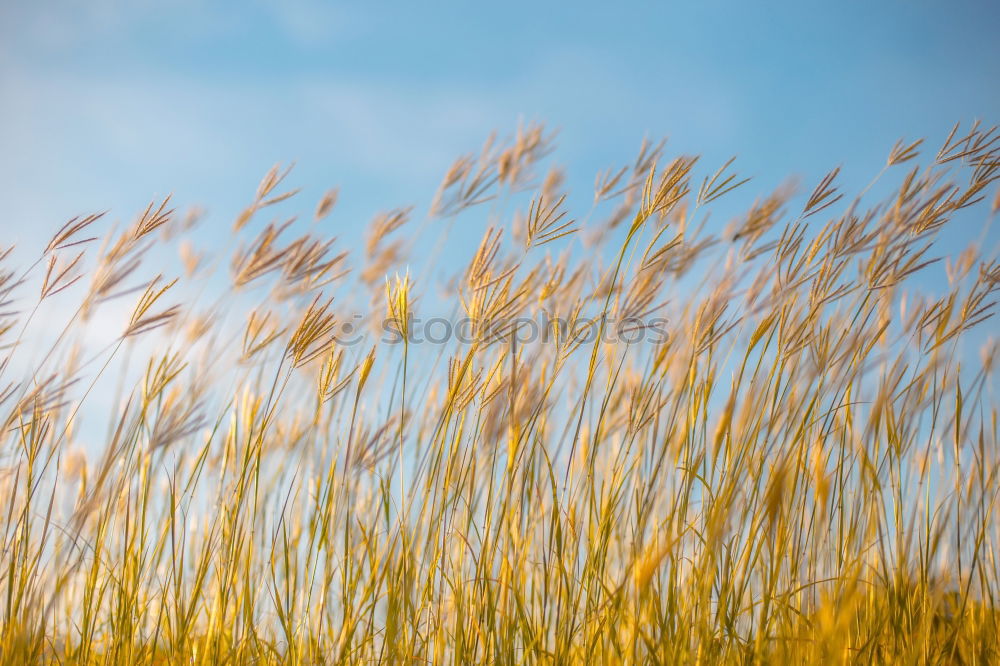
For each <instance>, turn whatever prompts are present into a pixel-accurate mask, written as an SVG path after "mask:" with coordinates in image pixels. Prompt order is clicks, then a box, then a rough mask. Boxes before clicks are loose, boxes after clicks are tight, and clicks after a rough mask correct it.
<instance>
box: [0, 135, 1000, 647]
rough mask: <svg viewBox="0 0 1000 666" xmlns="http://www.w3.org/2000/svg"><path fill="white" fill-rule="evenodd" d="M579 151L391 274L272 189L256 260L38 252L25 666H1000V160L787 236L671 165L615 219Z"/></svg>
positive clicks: (15, 640) (665, 161)
mask: <svg viewBox="0 0 1000 666" xmlns="http://www.w3.org/2000/svg"><path fill="white" fill-rule="evenodd" d="M552 148H553V145H552V141H551V135H549V134H547V133H546V132H545V130H544V129H543V128H541V127H538V126H531V127H527V128H522V129H521V130H519V131H518V132H517V134H516V135H514V136H513V137H511V138H510V139H508V140H497V139H493V140H491V141H490V142H488V143H487V144H486V145H485V146H484V147H483V149H482V150H481V151H480V152H479V153H478V154H475V155H471V156H468V157H464V158H462V159H460V160H458V161H457V162H456V163H455V165H454V166H453V167H452V168H451V169H450V170H449V172H448V173H447V174H446V176H445V178H444V181H443V183H442V185H441V187H440V189H439V191H438V193H437V196H436V197H435V198H434V200H433V203H432V204H431V206H430V208H429V209H428V213H427V218H426V219H424V220H422V221H420V222H416V221H414V211H415V210H416V209H409V208H406V209H397V210H394V211H391V212H387V213H384V214H381V215H379V216H377V217H376V218H375V219H374V220H373V221H372V223H371V225H370V226H369V228H368V230H367V232H366V235H365V242H364V244H363V245H364V246H363V247H357V248H354V247H346V246H345V245H344V244H343V243H340V242H337V241H334V240H333V239H332V236H333V235H335V234H336V233H339V232H340V231H342V230H343V227H345V226H346V225H348V224H349V221H348V220H341V219H338V217H337V208H336V199H337V193H336V191H331V192H329V193H327V194H326V195H325V196H324V197H323V198H322V200H321V201H320V202H319V204H318V206H317V208H316V210H315V214H314V218H315V219H313V220H298V221H291V220H289V221H288V222H283V221H281V219H282V218H277V219H275V220H274V221H271V222H267V221H266V220H267V218H268V217H270V216H271V215H272V214H274V213H272V211H281V210H285V209H287V208H289V207H294V206H296V205H298V204H297V203H296V202H298V201H299V200H300V199H301V198H302V195H301V194H296V191H295V190H290V189H286V188H287V187H289V186H288V185H287V183H286V181H288V180H289V175H288V172H287V171H284V172H282V171H280V170H279V169H277V168H276V169H275V170H273V171H272V172H271V173H269V174H268V175H267V176H266V177H265V178H264V180H263V182H262V183H261V184H260V186H259V188H258V191H257V193H256V195H255V196H254V198H253V200H252V203H251V204H250V206H249V207H248V208H247V209H246V210H245V211H244V212H243V213H241V214H240V215H239V216H238V217H237V219H236V222H235V224H234V225H233V227H234V228H233V234H234V238H235V240H234V242H233V246H234V247H235V248H236V249H235V250H234V251H232V253H231V255H225V254H218V255H215V256H213V255H212V254H211V252H212V249H213V248H215V249H216V250H218V249H219V244H218V243H214V244H213V243H209V244H205V243H203V245H206V246H205V247H201V248H199V247H197V245H196V244H195V242H196V241H197V240H198V239H199V238H204V237H205V235H204V232H203V227H199V226H198V224H197V220H196V219H195V217H193V216H184V215H180V214H177V213H176V212H175V211H174V210H172V209H171V207H170V203H169V202H167V201H163V202H156V203H153V204H151V205H150V206H149V207H148V208H147V209H146V210H145V211H143V212H142V213H141V214H140V215H139V216H138V218H137V219H136V220H135V221H133V222H132V223H131V224H129V225H125V226H124V227H122V228H111V230H110V231H109V232H108V233H107V239H106V241H105V242H104V243H103V245H100V244H98V243H97V242H96V241H95V239H94V238H92V237H94V236H98V235H100V234H99V232H98V231H96V230H97V229H99V228H101V227H102V225H104V224H106V218H105V217H103V216H101V215H92V216H89V217H81V218H76V219H74V220H72V221H70V222H69V223H67V224H66V225H65V226H64V227H62V228H61V229H60V230H58V232H57V233H56V234H55V235H54V236H53V238H52V240H51V242H49V243H48V244H47V246H46V247H45V248H44V250H43V251H42V253H41V255H40V256H39V257H38V259H37V262H36V263H35V264H34V265H32V266H31V267H30V268H27V269H24V268H16V267H15V266H14V263H15V257H20V256H23V255H20V254H15V253H12V252H11V251H9V250H8V251H7V252H6V253H5V254H4V255H3V266H4V268H3V271H2V275H0V302H3V304H4V305H3V307H2V308H0V310H2V311H3V319H2V323H0V332H2V339H0V341H2V344H3V354H4V356H3V360H2V361H0V363H2V365H0V373H2V376H0V379H2V382H0V408H2V411H0V418H2V419H3V426H4V427H3V433H2V438H3V439H2V444H0V447H2V448H0V456H2V463H3V470H2V476H0V484H2V494H3V497H4V498H5V499H6V501H5V502H4V503H3V504H4V507H3V518H2V526H3V527H2V532H0V535H2V536H0V539H2V550H0V572H2V576H0V606H2V612H0V626H2V639H0V654H2V659H0V661H2V662H3V663H10V664H15V663H18V664H20V663H32V662H39V661H53V662H65V663H107V664H129V665H130V666H131V665H133V664H139V663H153V662H156V663H246V662H283V663H285V662H287V663H340V662H352V663H354V662H363V663H369V662H388V663H402V662H405V663H416V662H433V663H468V662H496V663H504V664H520V663H539V662H541V663H550V662H551V663H568V662H577V663H617V662H627V663H639V662H643V663H644V662H657V663H708V664H713V663H720V662H728V661H733V662H741V663H749V662H767V663H789V662H830V663H845V662H849V663H871V662H873V661H892V662H901V663H968V664H988V663H997V661H998V660H1000V636H998V629H1000V614H998V606H997V601H998V600H997V595H998V594H1000V566H998V562H997V547H998V545H1000V543H998V537H1000V533H998V532H1000V520H998V515H997V511H996V508H997V495H998V492H1000V482H998V472H1000V466H998V465H1000V456H998V440H997V398H996V393H995V391H996V373H995V368H994V362H995V360H996V352H997V348H996V344H995V343H994V342H993V340H992V339H991V338H989V337H988V335H987V333H988V332H989V330H990V327H991V325H992V324H993V321H992V320H989V318H990V317H991V316H992V315H993V313H994V310H995V299H996V294H997V291H998V289H1000V266H998V264H997V263H996V261H995V260H994V259H993V258H992V256H991V253H993V252H994V251H995V249H991V248H989V247H988V243H987V244H986V245H985V246H984V245H983V243H984V242H985V241H987V240H988V239H989V233H988V231H987V232H985V233H979V232H980V231H981V230H982V229H983V228H984V226H983V225H984V224H986V225H987V227H986V228H987V229H988V223H989V221H990V219H991V218H992V217H993V216H994V215H995V214H996V212H997V209H998V207H1000V195H997V192H996V190H997V188H996V183H997V180H998V176H1000V161H998V159H1000V152H998V148H997V134H996V133H995V132H994V131H992V130H984V129H983V128H982V127H980V126H979V125H974V126H972V127H971V128H970V129H965V130H963V129H959V128H957V127H956V129H955V130H953V131H952V132H951V134H950V135H949V136H948V138H947V140H946V141H945V143H944V145H943V146H942V147H941V149H940V150H939V151H938V152H937V153H936V154H927V153H926V151H925V150H924V149H923V145H922V143H921V142H920V141H917V142H915V143H912V144H909V143H900V144H898V145H897V146H896V147H895V148H894V149H893V150H892V152H891V154H890V156H889V158H888V160H887V164H886V167H885V169H883V171H882V172H881V173H880V174H878V175H877V177H876V178H875V180H874V181H873V182H872V184H871V185H869V186H868V187H867V188H865V189H864V190H863V191H862V192H859V193H857V194H854V193H851V192H845V191H842V190H841V186H840V184H839V181H840V175H839V173H838V172H837V171H834V172H832V173H831V174H829V175H828V176H827V177H826V178H824V179H822V180H821V181H820V182H819V183H818V184H816V186H815V187H814V188H809V187H806V188H804V189H802V190H801V191H800V190H797V189H795V188H792V187H781V188H779V189H778V190H776V191H774V192H773V193H771V194H768V195H766V196H763V197H758V198H756V199H755V198H753V194H752V192H753V188H754V184H753V183H752V182H751V183H749V184H748V183H746V181H745V179H743V178H742V177H740V176H739V175H738V174H737V171H736V170H735V165H734V163H733V162H732V161H730V162H729V163H726V164H725V165H723V166H722V168H720V169H716V168H714V167H709V168H705V169H702V168H701V164H700V162H699V161H698V159H696V158H694V157H689V156H677V157H671V156H670V155H669V153H668V150H667V148H666V146H665V145H664V144H662V143H661V144H658V145H656V144H644V145H643V147H642V150H641V152H640V154H639V155H638V156H637V157H636V159H635V160H634V161H633V162H632V163H630V164H629V165H627V166H625V167H624V168H621V169H620V170H614V169H612V170H609V171H608V172H606V173H604V174H600V175H599V176H598V178H597V181H596V184H595V192H594V197H593V205H592V206H591V207H590V209H589V210H585V211H581V213H582V214H581V215H578V216H574V215H573V213H571V212H570V210H569V202H576V203H579V201H580V200H581V199H580V197H579V194H578V193H577V194H576V195H575V196H574V197H573V198H568V197H566V196H565V194H566V193H565V192H564V191H563V185H562V178H561V171H560V170H559V168H558V167H556V166H552V165H551V157H550V153H551V151H552ZM546 169H548V170H547V171H546ZM735 211H741V212H735ZM713 212H715V213H716V215H717V216H718V215H725V216H728V217H730V218H731V219H732V222H731V223H730V224H729V225H728V226H727V228H725V229H720V228H718V227H719V225H717V224H716V223H715V218H710V217H709V216H710V214H711V213H713ZM710 219H711V221H709V220H710ZM970 224H971V225H972V226H971V227H970V226H969V225H970ZM470 225H481V229H482V232H483V237H482V242H481V244H480V245H479V246H478V248H475V249H470V248H466V247H461V244H459V246H458V247H456V246H455V244H454V243H452V244H449V243H448V240H447V238H445V239H444V240H442V241H440V242H439V243H437V244H436V245H435V242H434V239H435V238H437V237H439V236H440V237H444V236H446V235H447V233H448V231H449V230H453V229H456V228H458V227H461V229H463V230H465V231H467V230H468V229H469V228H470ZM970 228H971V229H972V232H971V234H970V233H969V232H968V230H969V229H970ZM296 234H297V235H296ZM977 235H978V237H979V238H978V242H977V241H976V240H975V238H976V236H977ZM964 237H971V238H973V239H974V240H973V242H972V244H971V245H969V247H968V248H967V249H966V250H964V251H961V252H960V253H953V254H954V256H941V252H942V249H943V248H942V246H947V247H948V249H949V250H950V248H953V247H954V246H955V242H954V239H955V238H964ZM942 238H944V241H943V242H942V241H941V239H942ZM428 241H430V242H428ZM359 245H360V244H359ZM175 246H176V247H177V248H178V249H179V250H180V252H181V258H182V264H183V266H182V267H181V266H179V267H178V270H177V271H176V272H177V273H178V275H177V278H176V279H175V278H174V277H170V278H167V277H164V276H162V275H161V272H170V271H169V270H168V269H167V268H166V266H169V265H172V264H170V263H168V262H167V261H166V260H165V258H164V256H165V252H166V250H165V248H172V247H175ZM202 253H204V254H202ZM459 265H461V269H460V270H458V271H457V274H455V275H452V276H448V275H443V273H445V272H447V271H446V269H448V268H451V267H453V266H459ZM150 266H155V269H154V270H151V271H150V270H147V269H148V268H149V267H150ZM407 266H409V267H410V271H409V273H407V272H406V267H407ZM227 271H228V272H227ZM404 275H405V277H403V276H404ZM123 308H124V311H123V310H122V309H123ZM352 308H353V309H352ZM422 311H423V312H422ZM354 312H361V313H363V316H362V317H361V318H360V319H357V318H352V314H353V313H354ZM436 312H444V313H446V314H448V315H449V316H450V317H451V318H452V320H453V321H457V320H458V319H459V318H462V319H463V321H464V324H465V325H466V329H467V330H466V333H467V334H465V335H461V336H453V337H452V338H451V339H449V340H447V341H446V342H442V343H439V344H432V343H430V342H428V341H426V340H419V339H418V337H419V336H418V333H419V332H420V331H419V330H418V328H419V326H420V322H421V318H422V317H423V318H424V320H426V317H428V316H430V315H431V314H433V313H436ZM115 313H118V316H120V319H121V322H120V328H114V327H115V326H118V319H116V314H115ZM529 320H530V321H535V322H537V321H548V322H551V321H553V320H558V321H556V323H554V324H552V325H551V326H549V327H548V328H546V329H544V333H545V335H544V336H543V335H541V333H542V332H543V331H541V330H539V329H537V328H535V329H532V328H531V325H530V321H529ZM664 320H666V324H665V325H664ZM988 320H989V321H988ZM53 322H58V324H53ZM623 322H627V323H628V325H627V326H624V327H623V326H622V323H623ZM654 322H659V323H655V324H654ZM984 322H986V323H984ZM346 324H350V325H349V326H348V325H346ZM654 329H655V330H654ZM108 331H112V332H110V333H109V332H108ZM526 331H534V333H535V334H534V335H526ZM664 331H665V332H666V333H667V335H653V334H654V333H663V332H664ZM102 336H103V338H104V339H100V338H102ZM97 418H100V419H101V420H106V421H107V425H106V429H105V428H103V427H101V426H100V425H99V424H97V423H96V419H97Z"/></svg>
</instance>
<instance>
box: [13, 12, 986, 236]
mask: <svg viewBox="0 0 1000 666" xmlns="http://www.w3.org/2000/svg"><path fill="white" fill-rule="evenodd" d="M2 3H3V4H2V9H0V104H2V108H3V122H2V123H0V231H2V236H3V241H4V244H6V243H9V242H11V241H21V242H28V243H35V242H39V241H40V238H41V237H42V236H45V235H46V234H47V233H48V232H49V230H51V229H52V228H54V227H55V226H57V225H58V224H61V223H62V222H63V221H64V220H65V219H66V218H67V217H69V216H71V215H73V214H76V213H80V212H88V211H92V210H103V209H111V210H112V212H113V214H116V215H118V216H121V217H130V216H131V215H132V214H134V213H135V212H136V211H137V210H138V209H140V208H142V207H143V206H144V204H145V203H146V202H147V201H148V200H149V199H151V198H152V197H154V196H159V195H163V194H166V193H169V192H173V193H174V196H175V200H176V201H177V202H178V203H179V204H181V205H187V204H193V203H200V204H203V205H204V206H205V207H207V209H208V211H209V213H210V219H212V220H215V221H216V222H217V224H216V227H217V228H218V229H219V237H220V238H221V237H222V235H223V234H224V233H226V231H227V230H228V227H229V222H230V221H231V220H232V218H233V216H235V214H236V213H237V212H238V210H239V209H240V208H241V207H242V206H243V205H245V204H246V203H247V202H248V200H249V199H250V197H251V196H252V193H253V191H254V189H255V187H256V183H257V181H258V180H259V179H260V177H261V176H262V175H263V173H264V172H266V171H267V169H268V168H269V167H270V166H271V165H272V164H274V163H275V162H289V161H293V160H294V161H296V162H297V167H296V171H295V176H294V184H295V185H299V186H302V187H303V188H304V196H306V197H309V201H310V205H311V202H313V201H315V200H316V198H318V197H319V196H320V195H321V193H322V192H323V191H324V190H325V189H326V188H327V187H329V186H332V185H339V186H340V187H341V188H342V205H341V209H340V210H339V211H338V215H340V216H341V217H340V218H339V220H340V221H339V223H340V224H343V225H347V226H351V227H360V226H361V225H362V224H363V223H364V222H366V221H367V220H368V219H369V218H370V217H371V215H372V214H373V213H374V212H376V211H378V210H382V209H387V208H392V207H396V206H402V205H409V204H416V205H417V206H418V210H419V209H420V207H423V208H424V209H425V208H426V206H427V204H429V202H430V199H431V196H432V195H433V190H434V188H435V186H436V184H437V183H438V181H439V179H440V177H441V175H442V174H443V172H444V170H445V169H446V168H447V166H448V164H449V163H450V162H451V161H452V159H453V158H454V157H456V156H457V155H458V154H461V153H463V152H467V151H470V150H474V149H475V148H477V147H478V146H479V145H480V143H481V142H482V140H483V139H484V138H485V137H486V135H487V134H488V133H489V132H490V131H491V130H493V129H498V130H500V131H501V132H506V131H511V130H513V129H514V128H515V126H516V124H517V122H518V120H519V119H525V120H529V121H530V120H542V121H545V122H546V123H547V124H549V125H550V126H552V127H553V128H557V129H558V130H559V132H560V138H559V160H560V161H561V162H563V163H567V164H568V165H569V172H568V176H569V185H570V187H571V188H572V189H574V190H575V191H577V192H582V193H584V194H586V195H587V196H589V189H590V187H591V186H592V183H593V179H594V175H595V173H596V172H597V171H599V170H601V169H605V168H607V167H611V166H615V165H618V164H621V163H624V162H625V161H627V160H628V159H630V158H631V157H632V156H633V154H634V152H635V150H636V149H637V147H638V145H639V143H640V141H641V139H642V138H643V137H644V136H650V137H660V136H667V137H669V138H670V140H671V144H670V145H671V147H672V150H674V151H684V152H697V153H702V154H704V156H705V158H706V160H707V161H708V163H709V164H712V165H714V164H717V163H719V162H721V161H723V160H725V159H726V158H728V157H729V156H730V155H732V154H737V155H739V162H738V164H739V165H740V170H741V172H743V173H746V174H747V175H752V176H754V177H755V181H754V183H753V185H752V187H753V188H754V190H753V192H754V193H757V192H759V193H764V192H766V191H768V190H769V188H771V187H773V186H774V185H776V184H777V183H778V182H779V181H781V180H782V179H783V178H784V177H785V176H788V175H791V174H797V175H799V176H801V177H802V179H803V181H805V182H807V183H811V182H813V181H815V180H816V179H818V178H819V177H821V176H822V174H823V173H825V172H826V171H828V170H829V169H830V168H831V167H833V166H836V165H843V167H844V179H845V183H846V184H851V183H855V184H863V183H866V182H867V181H868V179H869V178H870V177H871V175H873V174H874V173H875V172H876V171H877V170H878V169H879V167H880V166H881V164H882V161H883V160H884V157H885V155H886V154H887V151H888V150H889V148H890V147H891V145H892V144H893V142H894V141H895V140H896V139H897V138H899V137H902V136H906V137H918V136H928V137H929V138H930V139H931V143H932V144H937V143H938V142H939V141H940V140H941V139H942V138H943V137H944V136H945V135H946V134H947V131H948V129H949V128H950V126H951V124H952V123H954V122H955V121H958V120H961V121H965V122H968V121H971V120H972V119H974V118H982V119H983V120H984V121H985V122H987V123H993V122H996V121H997V119H998V116H1000V85H998V84H997V82H998V81H1000V39H997V38H996V34H997V31H998V28H1000V9H998V5H997V3H991V2H964V1H959V2H952V3H941V2H930V1H929V0H916V1H911V2H901V1H900V2H897V1H886V2H832V3H831V2H827V3H818V2H815V3H814V2H772V3H741V2H730V3H719V2H699V3H694V2H691V3H635V2H615V3H605V2H600V3H596V2H578V3H559V4H555V3H519V2H504V3H469V2H466V3H458V2H451V3H443V2H419V3H413V2H410V3H403V2H360V3H322V2H318V1H316V0H291V1H289V2H282V3H277V2H275V3H264V2H255V1H253V0H251V1H248V2H239V3H225V2H211V3H210V2H194V1H193V0H180V1H179V2H173V3H166V2H155V3H154V2H150V1H147V0H140V1H138V2H128V3H126V2H118V1H117V0H95V1H92V2H68V1H67V2H62V1H57V2H35V3H18V4H17V5H15V4H14V3H12V2H9V0H2ZM477 235H478V234H477Z"/></svg>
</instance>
